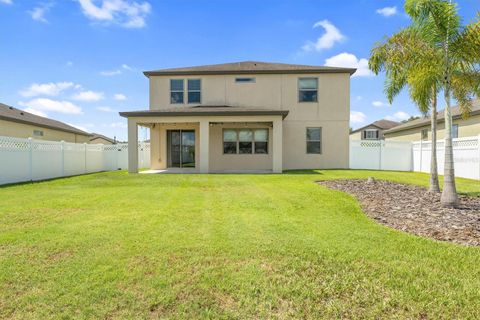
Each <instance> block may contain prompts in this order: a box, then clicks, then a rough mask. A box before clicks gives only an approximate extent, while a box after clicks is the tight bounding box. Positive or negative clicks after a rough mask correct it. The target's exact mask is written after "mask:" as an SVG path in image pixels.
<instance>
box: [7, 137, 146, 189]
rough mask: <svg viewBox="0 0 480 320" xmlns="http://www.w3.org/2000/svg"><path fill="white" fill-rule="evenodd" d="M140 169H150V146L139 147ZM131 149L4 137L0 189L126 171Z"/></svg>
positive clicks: (121, 146)
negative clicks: (9, 184) (16, 184)
mask: <svg viewBox="0 0 480 320" xmlns="http://www.w3.org/2000/svg"><path fill="white" fill-rule="evenodd" d="M138 153H139V154H138V162H139V168H147V167H149V166H150V144H149V143H143V142H140V143H139V145H138ZM127 167H128V145H127V144H126V143H122V144H112V145H103V144H86V143H70V142H57V141H45V140H33V139H30V138H29V139H23V138H13V137H2V136H0V185H1V184H6V183H15V182H22V181H35V180H43V179H51V178H58V177H66V176H73V175H78V174H85V173H92V172H100V171H113V170H123V169H127Z"/></svg>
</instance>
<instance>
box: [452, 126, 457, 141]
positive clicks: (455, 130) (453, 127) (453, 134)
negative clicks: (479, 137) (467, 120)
mask: <svg viewBox="0 0 480 320" xmlns="http://www.w3.org/2000/svg"><path fill="white" fill-rule="evenodd" d="M452 138H454V139H455V138H458V124H453V125H452Z"/></svg>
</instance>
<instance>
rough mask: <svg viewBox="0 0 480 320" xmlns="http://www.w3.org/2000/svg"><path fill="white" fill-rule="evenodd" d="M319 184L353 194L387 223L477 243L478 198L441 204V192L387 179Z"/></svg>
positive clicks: (439, 237)
mask: <svg viewBox="0 0 480 320" xmlns="http://www.w3.org/2000/svg"><path fill="white" fill-rule="evenodd" d="M318 184H320V185H323V186H326V187H328V188H331V189H335V190H340V191H344V192H347V193H350V194H352V195H354V196H355V197H356V198H357V199H358V200H359V201H360V203H361V206H362V209H363V210H364V211H365V213H366V214H367V215H368V216H369V217H371V218H373V219H374V220H376V221H378V222H379V223H381V224H384V225H386V226H389V227H392V228H395V229H398V230H402V231H405V232H409V233H413V234H416V235H419V236H423V237H429V238H433V239H436V240H441V241H451V242H455V243H459V244H464V245H471V246H480V198H474V197H468V196H463V195H460V196H459V200H460V201H459V205H458V207H457V208H443V207H442V205H441V203H440V194H434V193H429V192H428V191H427V189H426V188H423V187H418V186H413V185H404V184H400V183H394V182H389V181H378V180H375V181H373V182H367V180H331V181H320V182H318Z"/></svg>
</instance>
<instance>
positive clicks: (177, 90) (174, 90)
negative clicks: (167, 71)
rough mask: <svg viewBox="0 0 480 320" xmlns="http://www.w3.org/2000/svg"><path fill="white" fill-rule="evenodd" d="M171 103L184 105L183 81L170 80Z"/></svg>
mask: <svg viewBox="0 0 480 320" xmlns="http://www.w3.org/2000/svg"><path fill="white" fill-rule="evenodd" d="M170 103H183V79H170Z"/></svg>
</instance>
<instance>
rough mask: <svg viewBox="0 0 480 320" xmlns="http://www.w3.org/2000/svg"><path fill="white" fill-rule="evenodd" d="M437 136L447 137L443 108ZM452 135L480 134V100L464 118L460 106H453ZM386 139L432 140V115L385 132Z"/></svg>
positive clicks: (455, 136) (438, 118)
mask: <svg viewBox="0 0 480 320" xmlns="http://www.w3.org/2000/svg"><path fill="white" fill-rule="evenodd" d="M437 115H438V116H437V122H438V125H437V138H438V139H439V140H440V139H444V138H445V119H444V117H443V116H444V114H443V110H441V111H439V112H438V113H437ZM452 118H453V125H452V136H453V137H454V138H463V137H471V136H478V135H480V100H476V101H474V103H473V108H472V110H471V112H470V117H468V119H463V118H462V115H461V112H460V108H459V107H453V108H452ZM384 135H385V139H386V140H403V141H420V140H430V139H431V138H432V130H431V128H430V117H425V118H422V119H416V120H412V121H409V122H406V123H403V124H401V125H399V126H397V127H394V128H392V129H390V130H387V131H385V132H384Z"/></svg>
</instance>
